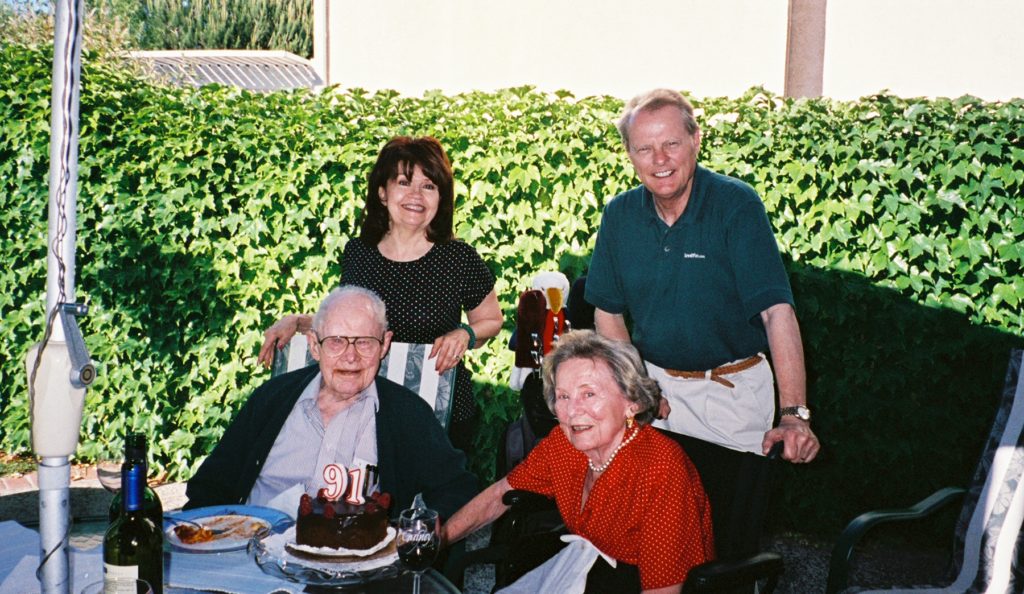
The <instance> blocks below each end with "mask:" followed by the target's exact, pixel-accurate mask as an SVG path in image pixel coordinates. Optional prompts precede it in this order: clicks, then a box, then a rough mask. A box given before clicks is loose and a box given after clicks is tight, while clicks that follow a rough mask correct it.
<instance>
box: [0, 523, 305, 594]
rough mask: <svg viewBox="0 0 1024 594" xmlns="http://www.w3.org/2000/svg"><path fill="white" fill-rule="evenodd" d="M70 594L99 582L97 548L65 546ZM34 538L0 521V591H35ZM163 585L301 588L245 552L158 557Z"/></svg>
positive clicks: (238, 590)
mask: <svg viewBox="0 0 1024 594" xmlns="http://www.w3.org/2000/svg"><path fill="white" fill-rule="evenodd" d="M70 550H71V555H70V569H71V592H72V593H73V594H77V593H78V592H79V591H81V589H82V588H83V587H85V586H86V585H87V584H90V583H92V582H95V581H98V580H101V579H103V559H102V555H103V552H102V549H101V548H96V549H93V550H90V551H79V550H77V549H75V548H74V547H71V549H70ZM38 565H39V533H38V532H36V531H35V530H32V529H30V528H25V527H24V526H22V525H21V524H18V523H17V522H13V521H6V522H0V592H3V593H4V594H7V593H10V594H33V593H35V592H39V591H40V585H39V581H38V580H37V579H36V568H37V566H38ZM164 582H165V584H166V585H168V586H170V587H172V588H188V589H192V590H201V591H205V592H224V593H228V594H255V593H261V592H266V593H268V594H269V593H276V592H285V593H288V594H299V593H300V592H302V590H303V586H302V585H301V584H293V583H290V582H286V581H284V580H281V579H278V578H276V577H273V576H270V575H267V574H265V573H263V571H261V570H260V568H259V567H257V566H256V564H255V563H254V562H253V561H252V559H250V558H249V557H248V555H246V553H245V551H233V552H229V553H215V554H189V553H173V554H171V553H166V552H165V553H164Z"/></svg>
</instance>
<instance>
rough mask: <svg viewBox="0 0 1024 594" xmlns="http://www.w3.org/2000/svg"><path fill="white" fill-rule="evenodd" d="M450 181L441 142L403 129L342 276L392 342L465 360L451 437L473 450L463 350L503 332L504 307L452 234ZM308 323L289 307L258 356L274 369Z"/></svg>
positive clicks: (442, 360)
mask: <svg viewBox="0 0 1024 594" xmlns="http://www.w3.org/2000/svg"><path fill="white" fill-rule="evenodd" d="M454 185H455V184H454V180H453V176H452V169H451V164H450V161H449V160H448V156H447V155H446V154H445V152H444V149H443V148H442V147H441V144H440V143H439V142H438V141H437V140H435V139H433V138H430V137H423V138H409V137H405V136H400V137H397V138H394V139H392V140H391V141H390V142H388V143H387V144H386V145H384V148H383V149H381V151H380V154H379V155H378V156H377V163H376V164H375V165H374V167H373V170H372V171H371V172H370V176H369V183H368V185H367V192H366V206H365V208H364V211H363V221H362V227H361V229H360V235H359V237H358V238H354V239H352V240H350V241H349V242H348V244H346V246H345V253H344V256H343V257H342V278H341V283H343V284H354V285H359V286H363V287H366V288H368V289H372V290H373V291H375V292H376V293H377V294H378V295H380V296H381V298H382V299H383V300H384V303H385V304H386V305H387V309H388V319H389V322H390V327H391V329H392V330H393V331H394V340H395V341H397V342H410V343H421V344H422V343H427V344H430V343H432V344H433V348H432V349H431V351H430V353H429V356H430V357H431V358H433V359H434V360H435V365H436V368H437V370H438V371H439V372H444V371H447V370H449V369H451V368H452V367H455V366H459V370H458V373H457V375H456V383H455V395H454V399H453V405H452V416H451V422H450V424H449V428H448V434H449V436H450V437H451V440H452V443H453V444H454V445H455V446H456V447H458V448H459V449H462V450H468V449H469V448H471V447H472V445H473V444H472V439H473V435H474V434H475V425H476V419H477V408H476V402H475V400H474V397H473V391H472V383H471V382H470V374H469V372H468V370H466V369H465V366H464V365H463V362H462V357H463V355H464V354H465V353H466V351H467V350H469V349H471V348H475V347H478V346H480V345H481V344H483V343H484V342H486V341H487V340H488V339H490V338H492V337H494V336H495V335H497V334H498V331H499V330H500V329H501V324H502V314H501V308H500V307H499V306H498V298H497V295H496V294H495V292H494V275H493V274H492V273H491V271H490V270H489V269H488V268H487V266H486V264H484V261H483V260H482V259H481V258H480V256H479V255H478V254H477V252H476V250H475V249H473V248H472V247H471V246H469V245H468V244H466V243H464V242H462V241H459V240H457V239H456V238H455V236H454V234H453V232H452V229H453V226H454V225H453V215H454V210H455V191H454ZM463 311H465V312H466V319H467V321H468V323H466V324H463V323H462V312H463ZM311 321H312V318H311V316H309V315H305V314H293V315H288V316H285V317H284V318H282V319H281V320H280V321H279V322H277V323H276V324H274V325H273V326H271V327H270V328H268V329H267V331H266V332H265V333H264V337H265V338H264V342H263V347H262V348H261V349H260V354H259V360H260V362H262V363H263V364H264V365H267V366H269V365H270V364H271V363H272V361H273V357H274V347H275V346H278V345H285V344H287V343H288V341H289V340H291V338H292V336H293V335H294V334H295V333H296V332H306V331H308V330H309V328H310V323H311Z"/></svg>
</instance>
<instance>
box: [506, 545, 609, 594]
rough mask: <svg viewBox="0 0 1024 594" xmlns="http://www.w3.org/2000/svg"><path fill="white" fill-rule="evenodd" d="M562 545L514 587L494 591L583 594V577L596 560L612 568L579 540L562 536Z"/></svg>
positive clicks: (590, 547)
mask: <svg viewBox="0 0 1024 594" xmlns="http://www.w3.org/2000/svg"><path fill="white" fill-rule="evenodd" d="M562 541H563V542H567V543H569V544H568V545H567V546H566V547H565V548H563V549H562V550H561V551H559V553H558V554H557V555H555V556H554V557H552V558H550V559H548V560H547V561H545V562H544V563H543V564H542V565H539V566H538V567H536V568H534V569H533V570H532V571H531V572H530V573H528V574H526V575H524V576H523V577H521V578H519V579H518V580H516V581H515V583H514V584H512V585H510V586H507V587H505V588H502V589H501V590H498V594H536V593H537V592H560V593H563V594H583V592H584V590H586V588H587V574H588V573H590V568H591V567H593V565H594V562H595V561H597V558H598V557H599V556H600V557H604V560H605V561H607V562H608V564H609V565H611V566H612V567H615V559H613V558H611V557H609V556H608V555H605V554H604V553H602V552H601V551H600V550H599V549H598V548H597V547H596V546H594V544H593V543H592V542H590V541H589V540H587V539H585V538H583V537H582V536H579V535H577V534H566V535H564V536H562Z"/></svg>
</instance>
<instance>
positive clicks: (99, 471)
mask: <svg viewBox="0 0 1024 594" xmlns="http://www.w3.org/2000/svg"><path fill="white" fill-rule="evenodd" d="M121 463H122V461H121V460H106V459H104V460H97V461H96V478H97V479H98V480H99V481H100V484H101V485H103V488H104V489H106V490H107V491H110V492H111V493H117V492H118V491H120V490H121Z"/></svg>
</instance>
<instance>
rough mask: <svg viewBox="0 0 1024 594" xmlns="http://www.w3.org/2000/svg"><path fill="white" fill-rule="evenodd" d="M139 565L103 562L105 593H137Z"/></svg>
mask: <svg viewBox="0 0 1024 594" xmlns="http://www.w3.org/2000/svg"><path fill="white" fill-rule="evenodd" d="M138 577H139V566H138V565H112V564H110V563H104V564H103V594H136V591H135V580H136V579H137V578H138Z"/></svg>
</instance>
